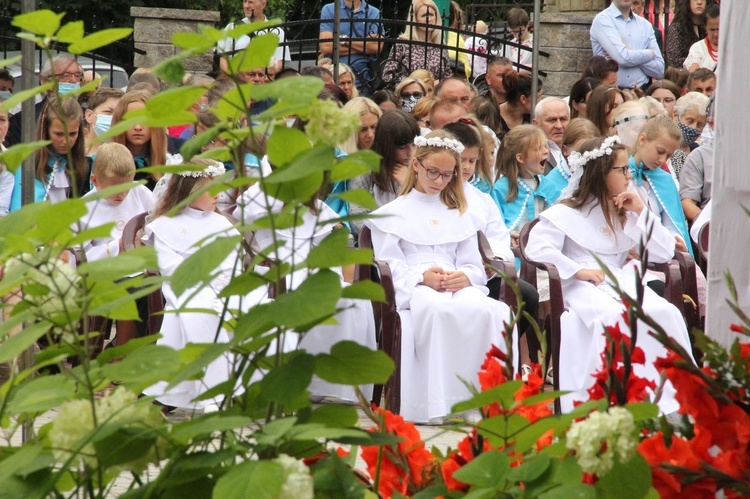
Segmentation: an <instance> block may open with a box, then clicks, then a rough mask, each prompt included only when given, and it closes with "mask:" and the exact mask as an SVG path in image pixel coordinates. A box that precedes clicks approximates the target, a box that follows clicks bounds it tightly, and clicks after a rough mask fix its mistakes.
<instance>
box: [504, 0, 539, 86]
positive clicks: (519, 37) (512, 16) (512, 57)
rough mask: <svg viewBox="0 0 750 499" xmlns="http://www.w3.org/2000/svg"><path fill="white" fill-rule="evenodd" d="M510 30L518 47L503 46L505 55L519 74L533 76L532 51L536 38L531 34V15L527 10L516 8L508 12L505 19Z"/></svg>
mask: <svg viewBox="0 0 750 499" xmlns="http://www.w3.org/2000/svg"><path fill="white" fill-rule="evenodd" d="M505 21H506V22H507V23H508V30H509V31H510V32H511V33H512V34H513V39H512V40H511V42H513V43H514V44H515V45H516V46H510V45H503V55H504V56H505V57H507V58H508V60H509V61H511V62H512V63H513V69H515V70H516V71H518V72H519V73H525V74H531V56H532V54H533V51H532V50H531V47H532V44H533V43H534V36H533V35H532V34H531V33H530V32H529V14H528V12H526V11H525V10H523V9H521V8H518V7H514V8H512V9H510V10H509V11H508V14H507V16H506V18H505Z"/></svg>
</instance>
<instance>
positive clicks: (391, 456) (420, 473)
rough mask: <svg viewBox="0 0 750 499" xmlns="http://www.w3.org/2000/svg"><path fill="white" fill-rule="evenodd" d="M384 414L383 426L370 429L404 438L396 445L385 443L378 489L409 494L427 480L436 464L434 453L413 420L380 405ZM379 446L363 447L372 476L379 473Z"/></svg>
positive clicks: (391, 493)
mask: <svg viewBox="0 0 750 499" xmlns="http://www.w3.org/2000/svg"><path fill="white" fill-rule="evenodd" d="M377 411H378V413H379V414H381V415H382V417H383V425H384V428H378V429H375V428H372V429H370V430H369V431H384V432H385V433H389V434H391V435H397V436H399V437H401V438H402V440H401V441H400V442H399V443H398V445H397V446H396V447H393V446H391V445H386V446H384V447H383V459H382V461H381V467H380V483H379V487H378V489H379V492H380V493H381V494H383V495H384V496H385V497H391V496H392V495H393V492H394V491H398V492H399V493H400V494H406V493H407V491H409V490H410V487H412V486H413V488H414V489H415V490H418V489H419V487H421V486H422V485H424V484H425V483H426V481H427V480H428V475H429V472H430V470H431V469H432V468H433V467H434V465H435V456H433V455H432V454H431V453H430V452H429V451H428V450H427V449H426V448H425V444H424V442H423V441H422V436H421V435H420V434H419V431H418V430H417V429H416V428H415V427H414V424H413V423H408V422H405V421H404V418H402V417H401V416H396V415H395V414H393V413H392V412H390V411H387V410H384V409H380V408H379V409H377ZM379 449H380V448H379V446H374V445H373V446H364V447H362V459H363V460H364V461H365V463H367V470H368V472H369V473H370V476H372V477H375V475H376V473H377V463H378V452H379Z"/></svg>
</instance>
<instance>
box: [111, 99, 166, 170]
mask: <svg viewBox="0 0 750 499" xmlns="http://www.w3.org/2000/svg"><path fill="white" fill-rule="evenodd" d="M151 97H153V94H152V93H151V92H148V91H145V90H131V91H130V92H125V95H123V96H122V98H121V99H120V102H118V103H117V107H116V108H115V110H114V112H113V113H112V126H115V125H117V124H118V123H120V122H121V121H122V118H123V116H125V113H127V112H128V106H129V105H130V104H134V103H136V102H140V103H142V104H144V105H145V104H146V102H148V100H149V99H150V98H151ZM148 128H150V129H151V139H150V140H149V144H148V148H147V149H146V154H147V156H148V164H149V166H156V165H163V164H165V163H166V162H167V132H166V130H164V128H162V127H148ZM126 134H127V132H123V133H121V134H120V135H115V136H114V137H112V140H111V141H112V142H115V143H117V144H122V145H124V146H125V147H127V145H128V144H127V136H126ZM151 177H152V178H153V179H154V180H159V179H160V178H161V174H157V173H152V174H151Z"/></svg>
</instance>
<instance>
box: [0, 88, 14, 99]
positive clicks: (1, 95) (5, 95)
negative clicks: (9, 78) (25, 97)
mask: <svg viewBox="0 0 750 499" xmlns="http://www.w3.org/2000/svg"><path fill="white" fill-rule="evenodd" d="M11 97H13V93H12V92H9V91H7V90H3V91H2V92H0V99H3V100H4V101H5V100H8V99H10V98H11Z"/></svg>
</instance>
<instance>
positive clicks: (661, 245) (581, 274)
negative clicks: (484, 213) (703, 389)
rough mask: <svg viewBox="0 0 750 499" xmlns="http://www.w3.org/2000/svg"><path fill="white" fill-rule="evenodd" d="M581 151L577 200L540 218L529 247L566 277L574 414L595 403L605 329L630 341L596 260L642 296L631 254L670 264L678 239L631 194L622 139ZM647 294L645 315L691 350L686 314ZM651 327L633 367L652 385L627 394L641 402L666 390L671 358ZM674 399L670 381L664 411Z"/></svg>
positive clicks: (569, 399)
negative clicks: (663, 373)
mask: <svg viewBox="0 0 750 499" xmlns="http://www.w3.org/2000/svg"><path fill="white" fill-rule="evenodd" d="M581 153H582V155H581V154H577V153H574V154H572V155H571V158H570V160H569V163H570V164H571V166H572V167H573V170H574V171H576V172H579V173H580V176H577V175H576V176H575V177H574V179H572V182H573V183H574V189H573V195H572V197H571V198H570V199H566V200H564V201H562V202H560V203H558V204H556V205H555V206H553V207H551V208H550V209H548V210H546V211H545V212H544V213H542V214H541V215H540V217H539V218H540V221H539V223H538V224H536V225H535V226H534V228H533V229H531V232H530V234H529V240H528V244H527V246H526V248H525V250H526V254H527V255H528V256H529V258H531V259H532V260H534V261H539V262H546V263H551V264H554V265H555V266H556V267H557V271H558V272H559V274H560V277H561V278H562V291H563V300H564V306H565V309H566V311H565V312H564V313H563V314H562V316H561V319H560V322H561V324H560V325H561V329H562V331H564V335H565V337H564V339H563V341H562V343H561V346H560V365H558V366H555V373H556V375H557V376H559V382H560V389H561V390H570V391H571V392H572V393H570V394H569V395H565V396H563V397H562V398H561V402H562V409H563V411H570V410H571V409H572V408H573V406H574V402H575V401H578V400H580V401H584V400H588V399H589V395H588V393H587V389H588V388H589V387H591V385H592V384H593V382H594V377H593V376H592V375H593V374H594V373H595V372H596V371H598V370H599V369H600V368H601V367H602V360H601V353H602V351H603V349H604V346H605V343H606V341H607V340H606V338H605V336H604V335H603V332H604V328H605V327H608V326H617V327H619V329H620V331H621V332H623V333H625V334H628V335H629V336H630V333H629V326H628V325H627V324H626V323H625V319H624V318H623V313H624V312H625V310H626V307H625V305H624V304H623V300H622V299H621V297H620V296H619V295H618V294H617V293H616V292H615V290H614V288H613V287H612V284H613V283H612V282H611V281H610V278H608V277H607V276H606V275H605V273H604V272H603V270H602V269H601V267H600V264H599V262H598V261H597V258H598V259H599V261H601V262H602V263H603V264H604V265H606V266H607V268H608V269H609V271H610V272H611V273H612V275H613V276H614V277H615V278H616V279H617V282H618V284H619V286H620V287H621V288H622V289H623V290H624V291H625V292H626V293H627V294H628V295H629V296H631V297H635V296H636V290H635V284H636V283H635V279H634V276H635V275H636V274H635V270H636V268H637V267H638V261H637V260H631V259H630V254H631V251H632V250H634V249H638V248H639V246H640V245H641V244H644V245H645V249H646V250H647V251H648V254H649V260H650V261H652V262H668V261H670V260H671V259H672V257H673V255H674V250H675V239H674V236H673V235H672V234H671V233H670V232H669V230H667V229H666V228H665V227H664V226H663V225H662V224H661V221H660V220H659V217H658V216H654V215H653V213H652V212H651V211H650V210H648V209H647V208H646V206H645V205H644V203H643V202H642V201H641V199H640V197H639V196H638V194H637V193H636V192H635V191H634V190H632V187H631V183H630V180H631V174H630V170H629V165H628V153H627V150H626V149H625V147H623V146H622V145H621V144H620V141H619V139H618V138H617V137H616V136H614V137H609V138H607V139H603V138H595V139H591V140H588V141H586V142H585V143H584V144H583V145H582V147H581ZM643 293H644V295H643V296H644V299H643V307H644V311H645V312H646V314H647V315H649V316H650V317H651V318H652V319H654V320H655V321H656V322H657V323H658V324H659V325H660V326H661V327H662V328H663V329H664V331H666V332H667V334H669V335H670V336H671V337H672V338H673V339H675V340H676V341H677V342H678V343H679V344H680V345H682V347H683V348H684V349H685V350H686V351H687V352H690V351H691V346H690V339H689V337H688V332H687V328H686V327H685V322H684V320H683V318H682V314H681V313H680V312H679V310H677V308H676V307H675V306H674V305H672V304H671V303H669V302H668V301H666V300H665V299H664V298H662V297H660V296H659V295H658V294H656V293H655V292H654V291H653V290H651V289H650V288H649V287H647V286H644V287H643ZM649 329H650V328H648V327H646V325H645V324H643V323H640V322H639V323H638V335H637V338H636V339H635V341H636V345H637V346H638V347H640V348H641V349H642V350H643V352H644V354H645V355H644V362H643V363H635V362H634V363H633V365H632V367H633V371H634V373H635V374H636V375H638V376H640V377H643V378H645V379H647V380H648V386H646V387H644V388H643V389H642V391H641V392H639V393H638V394H634V393H630V392H631V390H628V391H629V396H635V397H637V398H640V397H641V396H643V397H646V396H653V392H654V390H656V387H657V386H658V385H659V373H658V372H657V370H656V368H655V367H654V361H655V360H656V359H657V357H666V354H667V351H666V349H665V348H664V346H662V345H661V344H660V343H659V342H657V341H656V340H655V339H654V338H653V337H652V336H651V335H650V334H648V331H649ZM634 358H635V357H634ZM674 395H675V391H674V389H673V387H672V385H671V384H670V383H669V382H667V383H666V385H665V386H664V390H663V392H662V395H661V399H660V400H659V401H658V405H659V408H660V410H661V411H662V412H663V413H665V414H669V413H672V412H674V411H676V410H677V409H678V408H679V404H678V403H677V401H676V400H675V398H674ZM629 401H630V400H629Z"/></svg>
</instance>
